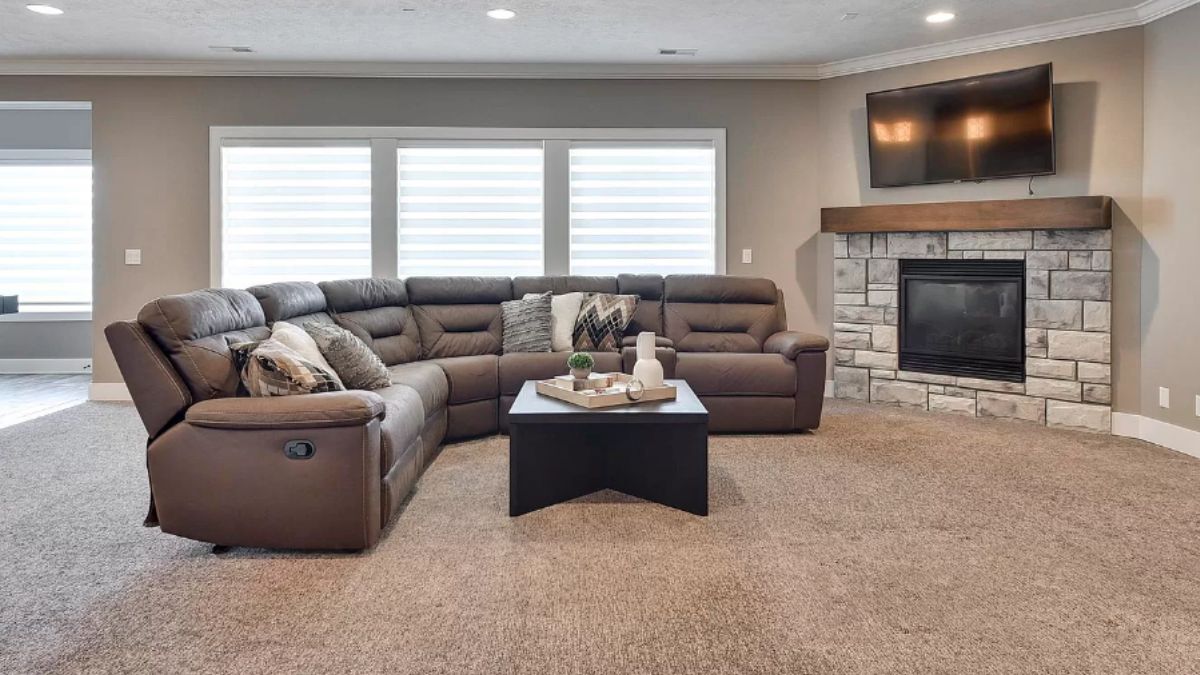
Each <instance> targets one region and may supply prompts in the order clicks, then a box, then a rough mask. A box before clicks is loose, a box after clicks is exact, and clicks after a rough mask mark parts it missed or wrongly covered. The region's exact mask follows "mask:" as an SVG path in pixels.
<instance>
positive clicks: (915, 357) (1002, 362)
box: [900, 260, 1025, 382]
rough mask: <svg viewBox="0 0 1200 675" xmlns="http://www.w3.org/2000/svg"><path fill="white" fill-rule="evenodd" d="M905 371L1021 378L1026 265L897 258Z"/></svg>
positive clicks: (901, 365) (1022, 373)
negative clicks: (898, 263) (899, 259)
mask: <svg viewBox="0 0 1200 675" xmlns="http://www.w3.org/2000/svg"><path fill="white" fill-rule="evenodd" d="M900 368H901V369H903V370H914V371H918V372H929V373H939V374H947V375H966V376H970V377H984V378H991V379H1001V380H1008V381H1017V382H1020V381H1023V380H1024V379H1025V262H1024V261H1023V260H902V261H900Z"/></svg>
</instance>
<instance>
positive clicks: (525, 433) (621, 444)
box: [508, 380, 708, 516]
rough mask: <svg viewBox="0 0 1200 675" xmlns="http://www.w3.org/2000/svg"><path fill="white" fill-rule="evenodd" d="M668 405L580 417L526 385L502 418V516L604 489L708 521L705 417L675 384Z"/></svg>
mask: <svg viewBox="0 0 1200 675" xmlns="http://www.w3.org/2000/svg"><path fill="white" fill-rule="evenodd" d="M668 381H669V382H670V383H671V384H673V385H675V386H676V387H677V388H678V392H677V397H676V400H674V401H654V402H648V403H636V404H632V405H628V406H617V407H613V408H599V409H587V408H580V407H578V406H574V405H571V404H570V403H566V402H564V401H560V400H558V399H554V398H550V397H548V396H540V395H538V393H537V390H536V389H535V383H534V382H526V383H525V384H524V386H522V387H521V391H520V393H519V394H517V399H516V400H515V401H514V402H513V405H512V408H511V409H510V410H509V411H508V437H509V438H508V444H509V450H508V515H510V516H519V515H521V514H524V513H529V512H530V511H535V510H537V509H540V508H543V507H546V506H550V505H551V504H558V503H560V502H565V501H568V500H571V499H575V498H576V497H582V496H583V495H586V494H590V493H592V492H596V491H598V490H603V489H606V488H610V489H613V490H617V491H619V492H624V493H625V494H628V495H632V496H634V497H640V498H642V499H645V500H648V501H652V502H657V503H659V504H664V505H666V506H671V507H674V508H677V509H681V510H683V511H687V512H689V513H694V514H696V515H699V516H707V515H708V410H706V409H705V407H704V404H702V403H701V402H700V399H698V398H696V394H695V393H693V392H692V390H691V388H690V387H688V385H687V382H684V381H683V380H668Z"/></svg>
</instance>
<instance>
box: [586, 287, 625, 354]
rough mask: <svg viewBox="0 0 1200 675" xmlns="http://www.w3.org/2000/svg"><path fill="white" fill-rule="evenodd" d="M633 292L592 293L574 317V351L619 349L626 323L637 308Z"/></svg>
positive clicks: (613, 350) (612, 350) (610, 350)
mask: <svg viewBox="0 0 1200 675" xmlns="http://www.w3.org/2000/svg"><path fill="white" fill-rule="evenodd" d="M637 301H638V297H637V296H636V295H613V294H611V293H593V294H591V295H589V296H588V297H587V299H585V300H584V301H583V305H582V306H580V308H579V318H577V319H576V320H575V332H574V334H573V345H574V346H573V348H574V350H575V351H577V352H615V351H619V350H620V346H621V338H622V337H624V333H625V327H626V326H628V325H629V322H630V321H631V320H632V319H633V310H635V309H637Z"/></svg>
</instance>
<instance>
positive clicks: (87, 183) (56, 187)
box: [0, 150, 92, 312]
mask: <svg viewBox="0 0 1200 675" xmlns="http://www.w3.org/2000/svg"><path fill="white" fill-rule="evenodd" d="M22 153H25V155H24V156H22ZM0 294H2V295H18V296H20V303H21V311H22V312H90V311H91V309H92V164H91V159H90V153H88V152H87V151H86V150H85V151H44V152H40V153H39V152H38V151H7V152H6V153H5V154H4V156H3V157H0Z"/></svg>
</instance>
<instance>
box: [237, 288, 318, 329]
mask: <svg viewBox="0 0 1200 675" xmlns="http://www.w3.org/2000/svg"><path fill="white" fill-rule="evenodd" d="M246 290H247V291H249V292H250V293H251V294H253V295H254V297H255V298H256V299H257V300H258V303H259V304H260V305H262V309H263V315H264V316H265V317H266V319H267V323H268V324H273V323H275V322H276V321H288V322H291V323H292V324H294V325H297V326H303V325H304V324H305V323H307V322H309V321H320V322H322V323H330V322H332V321H333V319H332V318H331V317H330V316H329V313H328V312H327V311H326V305H325V294H324V293H322V292H321V289H320V287H318V286H317V285H316V284H314V283H313V282H311V281H280V282H277V283H273V284H262V285H261V286H251V287H250V288H247V289H246Z"/></svg>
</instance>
